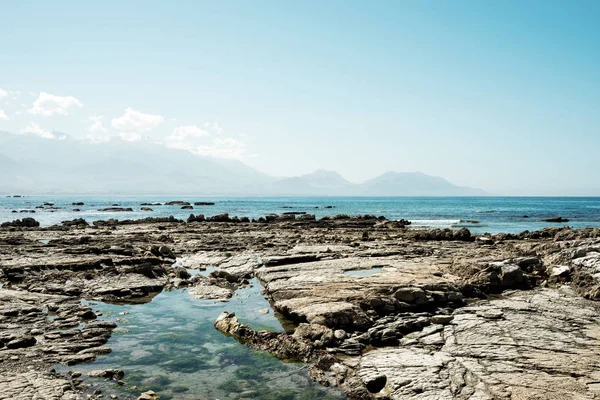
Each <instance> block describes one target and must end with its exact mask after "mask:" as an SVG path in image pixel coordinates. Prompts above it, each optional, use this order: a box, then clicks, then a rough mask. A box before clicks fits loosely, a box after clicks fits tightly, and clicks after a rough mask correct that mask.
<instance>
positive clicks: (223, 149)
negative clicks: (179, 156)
mask: <svg viewBox="0 0 600 400" xmlns="http://www.w3.org/2000/svg"><path fill="white" fill-rule="evenodd" d="M246 151H247V149H246V145H245V144H244V143H242V142H240V141H239V140H236V139H233V138H224V139H221V138H216V139H214V140H213V144H212V145H210V146H198V147H197V148H196V149H195V151H193V153H196V154H198V155H201V156H210V157H215V158H233V159H237V160H241V159H243V158H245V157H246Z"/></svg>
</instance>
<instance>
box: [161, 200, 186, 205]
mask: <svg viewBox="0 0 600 400" xmlns="http://www.w3.org/2000/svg"><path fill="white" fill-rule="evenodd" d="M165 205H167V206H189V205H190V202H189V201H181V200H175V201H169V202H167V203H165Z"/></svg>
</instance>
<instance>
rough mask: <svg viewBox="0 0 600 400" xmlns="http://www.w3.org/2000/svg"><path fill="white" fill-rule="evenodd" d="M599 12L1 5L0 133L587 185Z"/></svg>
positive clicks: (594, 149)
mask: <svg viewBox="0 0 600 400" xmlns="http://www.w3.org/2000/svg"><path fill="white" fill-rule="evenodd" d="M598 21H600V2H598V1H569V2H567V1H548V0H546V1H536V0H526V1H511V0H503V1H496V0H490V1H465V0H457V1H441V0H440V1H432V0H424V1H400V0H397V1H334V0H329V1H283V2H282V1H259V0H256V1H241V0H240V1H218V2H215V1H210V2H208V1H207V2H204V1H169V2H167V1H150V0H144V1H126V2H123V1H110V0H109V1H106V0H105V1H102V2H82V1H61V0H55V1H52V2H49V1H42V0H40V1H27V0H15V1H12V0H0V110H1V111H0V131H8V132H11V133H15V134H27V135H38V136H42V137H45V138H47V139H48V140H60V139H63V138H64V135H63V133H64V134H67V135H69V136H70V137H71V138H74V139H80V140H89V141H91V142H93V143H98V142H102V141H107V140H125V141H154V142H160V143H163V144H164V145H165V146H167V147H174V148H181V149H187V150H189V151H192V152H194V153H195V154H198V155H201V156H212V157H219V158H235V159H239V160H241V161H243V162H244V163H246V164H248V165H250V166H251V167H253V168H256V169H257V170H259V171H262V172H266V173H269V174H272V175H276V176H295V175H301V174H305V173H310V172H312V171H314V170H316V169H321V168H322V169H328V170H335V171H338V172H340V173H341V174H342V176H344V177H345V178H346V179H348V180H350V181H353V182H362V181H364V180H366V179H368V178H372V177H374V176H377V175H379V174H381V173H383V172H386V171H398V172H404V171H406V172H410V171H421V172H424V173H427V174H431V175H436V176H442V177H444V178H446V179H448V180H449V181H451V182H453V183H455V184H458V185H466V186H472V187H478V188H482V189H484V190H486V191H488V192H489V193H492V194H505V195H600V179H598V176H599V175H600V166H599V164H598V160H599V153H600V24H598ZM57 132H60V133H57Z"/></svg>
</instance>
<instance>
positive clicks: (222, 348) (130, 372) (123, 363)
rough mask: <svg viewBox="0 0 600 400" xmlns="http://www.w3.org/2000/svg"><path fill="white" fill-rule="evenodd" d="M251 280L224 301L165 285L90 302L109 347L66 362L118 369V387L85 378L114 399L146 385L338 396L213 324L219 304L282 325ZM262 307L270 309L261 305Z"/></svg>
mask: <svg viewBox="0 0 600 400" xmlns="http://www.w3.org/2000/svg"><path fill="white" fill-rule="evenodd" d="M252 283H253V287H251V288H245V289H239V290H238V291H237V294H236V296H234V297H233V298H232V299H231V300H230V301H229V302H226V303H222V302H215V301H209V300H197V299H195V298H194V297H193V296H191V295H189V294H188V293H187V292H186V291H185V290H175V291H171V292H166V291H165V292H162V293H161V294H159V295H158V296H156V297H155V298H154V299H153V300H152V302H150V303H147V304H140V305H112V304H106V303H101V302H92V303H91V304H92V307H93V308H94V310H97V311H100V312H102V316H101V317H100V318H103V319H105V320H110V321H116V322H117V324H118V327H117V329H115V331H114V332H113V336H112V337H111V339H110V340H109V342H108V346H110V347H111V348H112V350H113V351H112V353H110V354H108V355H103V356H99V357H98V359H97V360H96V361H95V362H93V363H92V364H88V365H77V366H74V367H70V369H72V370H79V371H87V370H95V369H121V370H123V371H125V377H124V379H123V380H124V381H126V382H127V384H126V385H124V386H123V387H119V386H118V385H115V384H112V383H111V384H107V383H104V382H102V381H100V380H90V382H91V383H94V384H96V385H99V387H101V388H102V391H103V392H104V393H105V395H108V394H117V395H118V396H119V399H135V398H136V396H137V395H139V393H140V392H141V391H146V390H153V391H155V392H156V393H158V394H159V395H160V396H161V399H162V400H164V399H183V400H186V399H242V398H247V399H341V398H343V396H342V395H341V393H340V392H339V391H337V390H332V389H326V388H324V387H321V386H320V385H317V384H315V383H313V382H311V381H310V379H309V378H308V374H307V371H306V368H305V365H303V364H298V363H285V362H282V361H281V360H279V359H277V358H275V357H272V356H270V355H268V354H266V353H262V352H256V351H253V350H251V349H249V348H248V347H246V346H244V345H242V344H240V343H238V342H237V341H236V340H235V339H234V338H232V337H228V336H226V335H223V334H221V333H220V332H219V331H217V330H216V329H215V328H214V326H213V323H214V321H215V319H216V318H217V317H218V316H219V314H220V313H221V312H222V311H225V310H226V311H229V312H235V313H236V315H237V316H238V318H239V319H240V321H241V322H243V323H246V324H248V325H250V326H252V327H253V328H254V329H268V330H271V331H283V328H282V326H281V323H280V322H279V321H278V320H277V318H276V317H275V316H274V315H273V311H272V310H271V309H270V306H269V303H268V301H267V300H266V299H265V298H264V297H263V296H262V295H261V294H260V290H261V289H262V288H261V287H260V285H259V284H258V283H257V282H256V280H253V281H252ZM265 308H267V309H269V313H267V314H264V313H262V312H261V309H265ZM61 369H62V370H63V371H64V370H65V367H62V368H61Z"/></svg>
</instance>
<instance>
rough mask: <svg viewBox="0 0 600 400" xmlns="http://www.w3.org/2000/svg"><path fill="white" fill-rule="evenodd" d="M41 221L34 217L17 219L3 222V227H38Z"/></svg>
mask: <svg viewBox="0 0 600 400" xmlns="http://www.w3.org/2000/svg"><path fill="white" fill-rule="evenodd" d="M38 226H40V223H39V222H38V221H36V220H35V219H33V218H23V219H16V220H14V221H12V222H3V223H2V224H0V227H1V228H9V227H19V228H36V227H38Z"/></svg>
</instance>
